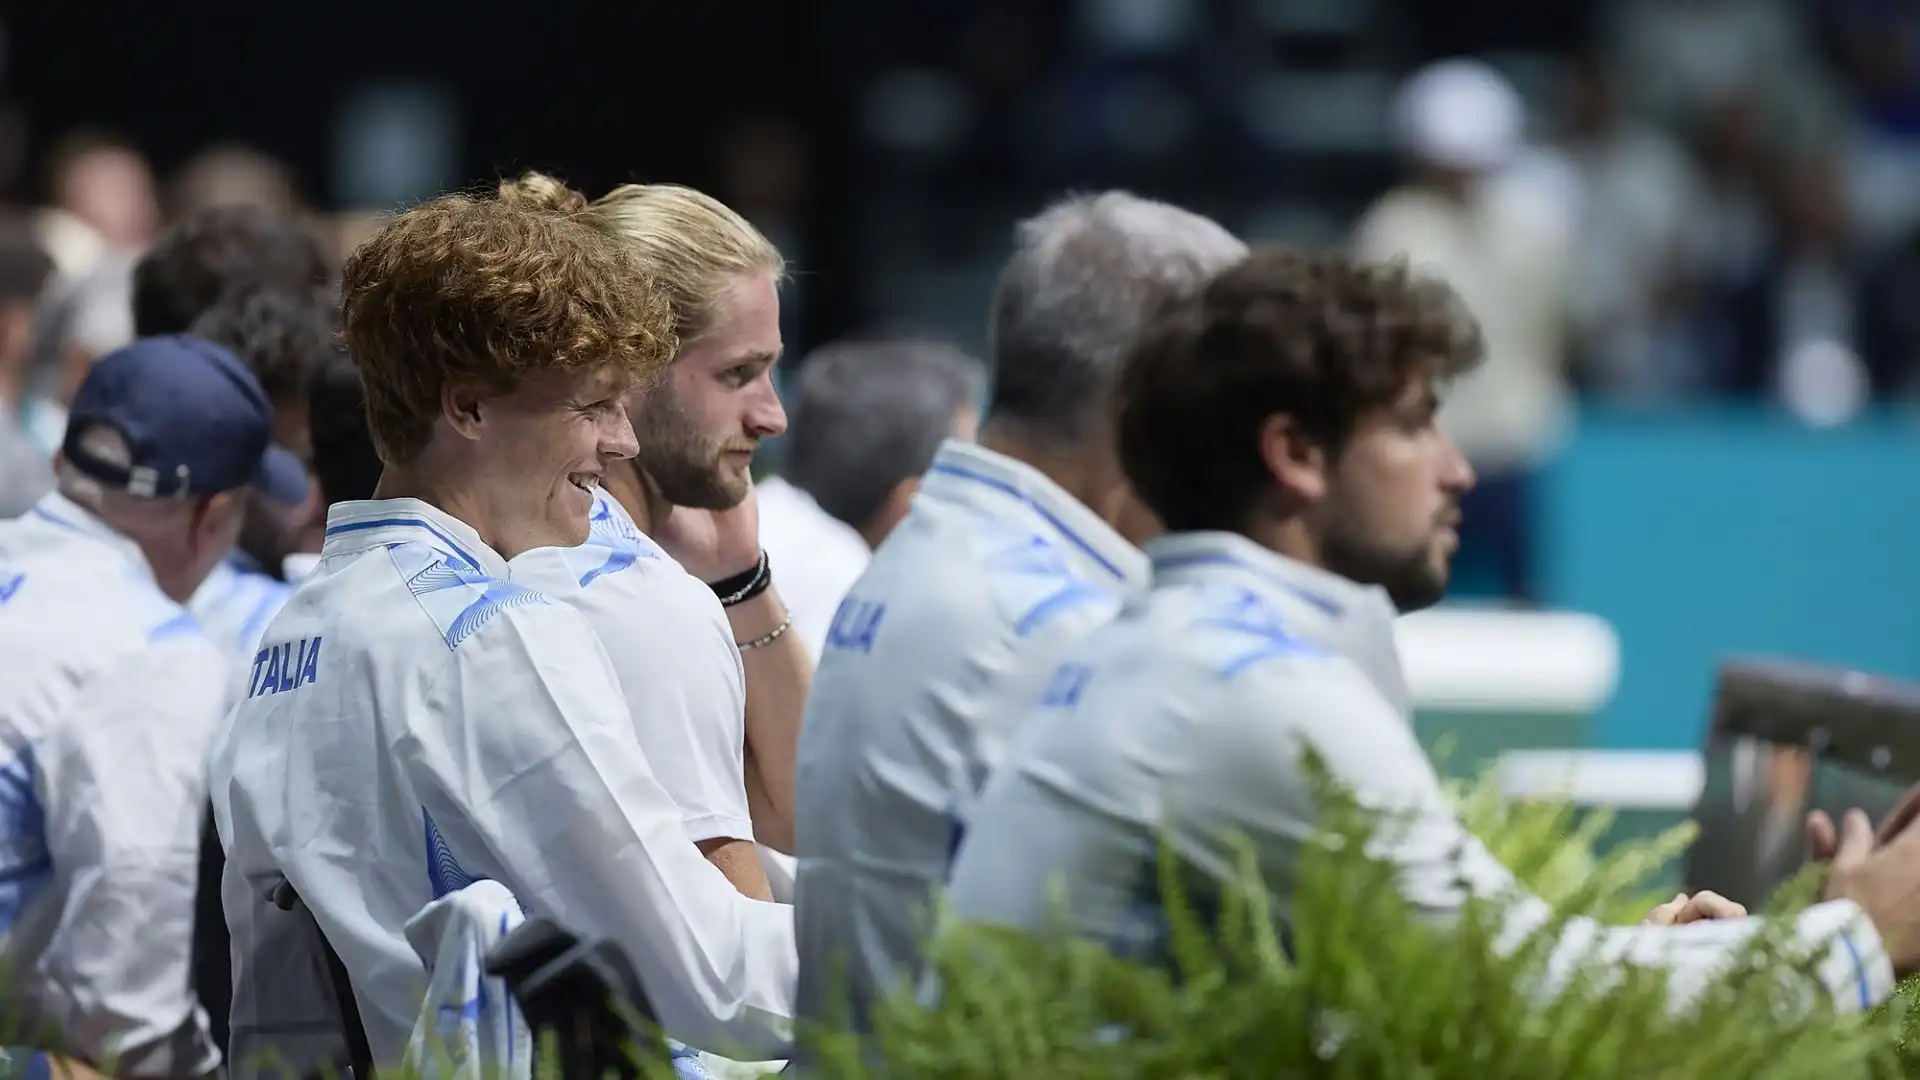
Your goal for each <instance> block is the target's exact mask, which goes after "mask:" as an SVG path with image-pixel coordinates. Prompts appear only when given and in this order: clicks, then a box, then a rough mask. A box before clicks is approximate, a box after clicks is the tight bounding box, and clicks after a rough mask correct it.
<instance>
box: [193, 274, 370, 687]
mask: <svg viewBox="0 0 1920 1080" xmlns="http://www.w3.org/2000/svg"><path fill="white" fill-rule="evenodd" d="M338 330H339V320H338V319H337V317H336V316H335V312H334V307H333V305H332V303H331V302H329V301H328V300H326V299H324V298H323V297H322V296H321V295H320V294H319V293H318V292H317V291H313V290H302V291H300V292H285V291H277V290H268V291H256V292H231V293H228V294H227V296H226V298H225V299H223V300H222V301H221V302H220V303H218V304H216V305H214V307H213V308H211V309H210V310H208V311H207V312H206V313H205V314H203V315H201V316H200V317H199V318H198V319H195V320H194V322H193V333H194V335H195V336H196V337H200V338H204V339H206V340H208V341H212V342H215V343H217V344H220V345H223V346H225V347H227V348H229V349H231V350H233V352H234V355H236V356H238V357H240V359H241V360H242V361H244V362H245V363H246V365H247V367H248V368H249V369H250V370H251V371H252V372H253V374H254V377H255V378H257V379H259V381H260V385H261V387H262V388H263V389H264V390H266V392H267V400H269V401H271V402H272V403H273V412H274V432H273V441H274V444H275V445H276V446H279V447H281V448H282V449H284V450H286V451H287V452H288V453H291V454H292V455H293V456H294V457H295V458H297V459H298V460H299V461H301V462H302V463H303V464H304V463H306V462H308V461H311V460H312V458H313V443H312V437H311V433H310V430H309V427H308V420H307V398H306V394H307V386H308V383H309V381H310V380H311V379H312V378H313V374H314V372H316V371H317V370H319V368H320V367H321V365H323V364H325V363H326V362H327V361H328V360H329V359H330V358H332V357H333V356H335V355H336V354H337V353H338V350H339V346H338V345H337V344H336V334H337V332H338ZM324 507H325V504H324V503H322V502H321V501H320V493H319V490H318V487H317V485H309V487H308V493H307V499H306V501H305V502H303V503H300V504H298V505H295V506H282V505H280V504H279V503H276V502H273V501H272V500H266V499H259V500H255V504H254V505H253V506H251V507H249V508H248V513H247V521H246V525H245V527H244V528H242V529H241V531H240V542H239V544H238V546H237V547H236V548H235V549H234V553H233V555H232V556H231V557H230V558H228V559H227V560H226V561H225V562H223V563H222V564H221V565H220V566H219V567H217V568H215V570H214V572H213V573H212V574H209V575H208V576H207V580H206V582H205V584H203V585H202V586H201V587H200V590H199V591H198V592H196V593H194V596H193V600H192V602H191V603H190V604H189V605H188V606H189V607H190V608H191V609H192V611H193V613H194V615H195V617H197V618H198V619H199V620H200V622H201V625H203V626H205V627H206V629H207V632H208V633H209V634H211V635H212V636H213V638H214V640H215V641H218V642H220V643H221V644H222V645H223V646H224V647H225V648H227V650H228V651H229V652H230V653H231V654H232V655H233V658H234V677H235V679H236V680H240V681H244V679H245V676H246V671H247V667H248V665H249V664H250V663H251V661H252V660H253V655H254V650H255V649H256V647H258V645H259V643H260V632H261V631H263V630H265V629H266V626H267V620H269V619H271V618H273V616H274V613H275V612H277V611H279V610H280V605H281V604H283V603H285V602H286V599H287V597H288V596H289V595H290V594H291V593H292V591H293V590H292V586H290V585H288V584H287V583H286V581H285V580H284V578H285V576H286V560H287V556H289V555H292V554H294V553H295V552H305V551H317V550H319V548H320V543H319V541H320V533H321V531H322V530H323V529H324V528H325V518H324Z"/></svg>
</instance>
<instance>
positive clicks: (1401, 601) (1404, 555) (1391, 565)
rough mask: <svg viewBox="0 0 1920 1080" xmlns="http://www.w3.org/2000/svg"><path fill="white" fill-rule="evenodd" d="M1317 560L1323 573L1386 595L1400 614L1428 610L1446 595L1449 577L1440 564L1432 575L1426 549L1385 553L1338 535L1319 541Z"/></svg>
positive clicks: (1430, 557) (1429, 558) (1353, 538)
mask: <svg viewBox="0 0 1920 1080" xmlns="http://www.w3.org/2000/svg"><path fill="white" fill-rule="evenodd" d="M1320 558H1321V560H1322V561H1323V562H1324V563H1325V566H1326V569H1328V570H1331V571H1333V572H1334V573H1336V574H1339V575H1340V576H1341V577H1344V578H1347V579H1348V580H1350V581H1357V582H1359V583H1360V584H1362V585H1378V586H1380V587H1381V588H1383V589H1385V590H1386V591H1387V596H1388V597H1389V598H1391V599H1392V600H1393V606H1394V607H1395V608H1398V609H1399V610H1400V612H1401V613H1402V614H1405V613H1407V612H1410V611H1419V610H1421V609H1423V608H1430V607H1432V606H1433V605H1435V604H1437V603H1439V602H1440V600H1441V599H1442V598H1443V597H1445V596H1446V595H1447V584H1448V578H1449V577H1450V576H1451V575H1450V574H1449V573H1448V571H1447V568H1446V566H1445V565H1444V564H1443V565H1442V567H1441V569H1440V570H1439V571H1438V572H1437V573H1436V572H1435V570H1434V567H1433V560H1432V554H1431V551H1430V549H1429V548H1425V547H1422V548H1417V549H1415V550H1413V551H1397V552H1396V551H1387V550H1385V549H1383V548H1381V547H1379V546H1378V545H1374V544H1369V543H1365V542H1363V541H1360V540H1358V539H1357V538H1355V537H1350V536H1345V535H1342V534H1340V533H1339V532H1329V533H1328V534H1327V536H1326V537H1325V538H1324V539H1323V540H1322V541H1321V546H1320Z"/></svg>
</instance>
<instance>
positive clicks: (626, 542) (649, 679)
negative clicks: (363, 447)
mask: <svg viewBox="0 0 1920 1080" xmlns="http://www.w3.org/2000/svg"><path fill="white" fill-rule="evenodd" d="M555 183H556V182H555V181H552V180H550V179H547V178H545V177H541V176H538V175H533V176H528V177H525V178H523V179H522V180H521V181H520V182H519V183H518V184H517V185H516V190H519V191H521V192H529V193H531V192H538V191H540V190H543V189H545V188H547V187H549V186H552V185H554V184H555ZM582 220H584V221H587V222H590V223H591V224H593V226H594V227H595V228H598V229H600V230H601V231H603V232H604V233H606V234H607V235H609V236H611V237H614V238H615V239H617V240H618V241H620V242H621V243H623V244H624V245H626V246H627V248H628V249H629V250H630V251H631V252H632V253H633V254H634V256H635V257H636V258H637V259H638V260H639V261H640V262H641V263H642V264H643V265H644V266H645V267H646V268H647V270H648V271H649V273H650V274H651V275H652V276H653V279H654V280H655V281H657V282H658V283H659V288H660V290H661V292H662V293H663V294H664V295H665V296H666V297H667V298H668V302H669V304H670V305H671V307H672V311H673V331H674V335H675V337H676V338H677V340H678V342H679V348H678V351H677V353H676V355H675V357H674V359H673V362H672V365H671V366H670V367H669V368H668V370H667V373H666V375H665V376H664V377H663V378H661V379H659V380H657V381H655V382H653V383H650V384H648V385H646V386H643V387H639V388H636V389H635V391H634V392H633V393H632V395H631V396H630V397H629V399H628V401H629V407H630V408H631V409H632V412H633V417H634V427H635V430H636V433H637V436H638V439H639V449H638V452H637V454H636V455H635V457H634V458H633V459H632V460H629V461H617V462H614V463H612V464H611V465H610V466H609V468H608V470H607V474H606V477H605V480H604V485H603V490H602V491H601V493H600V495H599V497H598V500H597V502H596V504H595V507H594V512H593V535H592V538H591V539H590V541H589V542H588V543H587V544H586V545H584V546H582V547H578V548H572V549H561V548H542V549H539V550H535V551H529V552H527V553H526V554H524V555H521V556H519V557H517V558H515V559H514V560H513V576H514V580H515V581H518V582H521V583H524V584H527V585H530V586H532V587H534V588H538V589H540V590H541V591H543V592H546V593H548V594H549V595H551V596H553V597H554V598H555V599H557V600H560V601H562V602H564V603H567V604H569V605H571V606H573V607H574V608H576V609H578V610H579V611H580V612H581V613H582V614H583V615H585V616H586V617H587V621H588V622H590V623H592V624H593V627H594V630H595V631H596V632H597V633H598V634H599V636H600V640H601V641H602V642H604V643H605V645H606V648H607V652H608V654H609V655H610V656H611V657H612V659H613V664H614V669H615V670H616V671H617V672H618V673H619V677H620V686H621V690H622V691H623V692H624V693H625V695H626V698H627V705H628V709H629V711H630V712H631V714H632V717H633V724H634V729H635V732H636V733H637V735H638V737H639V740H640V744H641V745H642V746H643V747H644V748H645V749H646V752H647V756H648V758H649V759H650V760H651V761H652V762H653V765H654V770H655V772H656V773H657V774H658V775H659V777H660V780H661V783H662V784H664V785H665V786H666V787H667V790H668V791H669V792H670V793H671V794H672V795H673V797H674V799H675V800H676V801H677V802H678V803H679V804H680V807H681V811H682V814H683V815H684V824H685V827H686V829H687V831H688V833H689V834H690V835H691V836H692V837H693V839H694V841H695V842H696V843H697V844H698V845H699V847H700V850H701V852H702V853H704V854H705V855H706V856H707V858H708V859H709V860H711V861H712V862H713V863H714V865H716V866H718V867H719V868H720V869H721V870H722V872H724V873H725V874H726V875H727V877H728V879H729V880H731V881H732V882H733V883H734V884H735V885H736V886H737V887H738V888H739V889H740V890H741V891H742V892H743V893H746V894H747V895H749V896H754V897H758V898H762V899H764V898H767V897H769V896H771V895H772V892H771V887H770V885H769V883H768V881H767V876H766V874H765V872H764V870H763V867H762V863H761V860H760V859H759V858H758V857H757V853H756V851H755V847H754V844H755V841H756V840H759V841H761V842H763V843H766V844H769V845H771V846H772V847H773V848H774V849H776V850H778V851H783V852H790V851H791V850H792V847H793V817H792V807H793V795H792V791H793V752H794V745H795V743H796V741H797V739H798V731H799V723H800V712H801V709H802V708H803V706H804V703H805V701H806V694H807V687H808V680H809V677H810V674H811V664H810V662H809V658H808V655H807V653H806V652H805V649H804V647H803V646H802V645H801V643H800V640H799V635H798V634H792V633H789V632H788V631H789V630H790V628H791V626H792V619H791V617H790V616H789V614H788V612H787V610H786V607H785V605H784V604H783V603H782V601H781V599H780V595H779V591H778V589H777V588H775V587H774V585H773V574H774V568H773V567H772V566H771V564H770V563H769V561H768V560H767V558H766V557H765V555H764V554H763V553H762V551H761V547H760V528H759V514H758V508H757V505H756V501H755V495H754V486H753V476H752V472H751V469H752V466H753V457H754V453H755V451H756V449H757V448H758V446H759V443H760V440H761V439H763V438H766V437H768V436H772V435H778V434H780V433H781V432H782V431H785V430H786V426H787V418H786V413H785V411H784V410H783V409H782V408H781V405H780V398H779V396H778V394H777V393H776V392H775V390H774V385H773V367H774V363H775V362H776V361H777V360H778V359H779V357H780V351H781V339H780V297H779V284H780V279H781V275H782V273H783V268H784V264H783V262H782V260H781V257H780V253H779V252H778V251H777V250H775V248H774V247H773V245H772V244H771V243H769V242H768V241H767V239H766V238H765V237H764V236H762V235H761V234H760V232H759V231H758V230H756V229H755V228H754V227H753V226H752V225H751V224H749V223H748V222H747V221H746V220H745V219H743V218H741V217H740V216H739V215H738V214H736V213H734V212H733V211H732V210H730V209H728V208H727V207H726V206H724V205H723V204H721V203H720V202H718V201H717V200H715V199H713V198H711V197H709V196H707V195H705V194H702V193H701V192H698V191H695V190H693V189H691V188H685V187H679V186H675V185H638V184H634V185H628V186H625V187H621V188H617V189H615V190H614V191H612V192H610V193H609V194H607V195H606V196H605V197H603V198H601V199H599V200H598V201H596V202H595V203H594V204H593V205H592V207H590V208H589V209H588V210H587V211H586V212H585V213H584V214H583V215H582Z"/></svg>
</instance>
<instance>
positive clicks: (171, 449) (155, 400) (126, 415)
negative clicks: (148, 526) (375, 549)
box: [61, 334, 307, 506]
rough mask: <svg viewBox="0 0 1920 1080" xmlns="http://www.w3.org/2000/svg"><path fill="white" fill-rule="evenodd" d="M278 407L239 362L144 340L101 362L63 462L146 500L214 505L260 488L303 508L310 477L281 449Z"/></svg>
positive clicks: (73, 411)
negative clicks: (221, 497) (196, 499)
mask: <svg viewBox="0 0 1920 1080" xmlns="http://www.w3.org/2000/svg"><path fill="white" fill-rule="evenodd" d="M273 419H274V413H273V404H272V403H271V402H269V401H268V400H267V394H266V391H264V390H262V389H260V381H259V380H258V379H256V378H254V376H253V372H251V371H249V370H248V369H247V365H246V364H244V363H242V362H241V360H240V358H239V357H237V356H235V355H234V354H233V353H231V352H229V351H227V350H226V349H223V348H221V347H220V346H218V345H215V344H214V343H213V342H211V341H204V340H202V339H200V338H196V337H188V336H186V335H185V334H174V335H168V336H165V337H150V338H141V339H140V340H139V341H136V342H134V343H133V344H131V345H128V346H127V347H125V348H123V349H118V350H115V351H114V352H110V353H108V354H107V355H105V356H103V357H101V358H100V359H99V360H98V361H97V362H96V363H95V364H94V365H93V367H92V368H91V369H89V370H88V372H87V377H86V379H85V380H84V381H83V382H81V384H80V389H79V390H78V391H77V392H76V393H75V394H74V395H73V404H72V405H71V406H70V407H69V408H68V410H67V434H66V437H65V439H64V440H63V441H62V445H61V454H62V456H64V457H65V458H66V459H67V461H68V463H70V464H71V465H72V466H73V467H74V468H76V469H78V470H80V471H81V472H82V473H84V474H86V475H87V476H89V477H91V478H93V479H95V480H98V481H99V482H101V483H103V484H107V485H109V486H112V487H115V488H119V489H122V490H124V491H126V492H128V493H130V494H133V495H137V496H140V497H142V498H185V497H188V496H197V495H214V494H218V493H219V492H222V491H232V490H233V489H235V488H238V487H243V486H245V485H248V484H251V485H253V486H254V487H255V488H257V489H259V491H260V492H261V493H262V494H264V495H265V496H266V497H267V498H269V499H272V500H273V501H274V502H277V503H282V504H285V505H288V506H298V505H299V504H300V503H301V502H302V501H304V500H305V499H306V497H307V470H306V468H305V467H304V466H302V465H301V464H300V459H299V458H296V457H294V456H293V454H291V453H289V452H288V451H286V450H285V449H283V448H281V447H279V446H275V445H274V443H273Z"/></svg>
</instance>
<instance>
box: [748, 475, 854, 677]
mask: <svg viewBox="0 0 1920 1080" xmlns="http://www.w3.org/2000/svg"><path fill="white" fill-rule="evenodd" d="M755 494H756V495H757V497H758V499H759V502H760V546H761V547H763V548H765V549H766V551H767V559H768V563H769V565H770V566H771V567H772V568H773V580H774V581H775V582H776V583H778V584H779V586H780V601H781V603H784V604H786V605H787V611H788V612H790V613H791V614H792V615H793V631H794V633H796V634H799V635H800V640H801V641H803V642H805V643H806V646H807V652H808V654H809V655H811V656H812V657H813V658H814V660H815V661H818V660H819V659H820V653H821V652H822V651H823V650H824V649H825V648H826V644H827V629H828V627H830V626H832V625H833V613H834V612H835V611H837V610H839V608H840V601H841V600H842V599H843V598H845V597H846V595H847V590H848V589H851V588H852V587H853V583H854V582H855V581H858V580H859V579H860V575H861V574H862V573H863V572H865V570H866V569H867V562H868V561H869V560H871V559H872V558H873V552H872V551H871V550H869V549H868V547H867V542H866V540H865V539H864V538H862V537H861V535H860V534H859V532H857V531H856V530H855V529H854V528H853V526H851V525H848V524H847V523H846V522H844V521H841V520H840V519H839V518H837V517H834V516H833V515H832V514H829V513H827V512H826V511H825V510H822V509H820V504H819V503H817V502H814V501H813V496H812V495H809V494H807V493H806V492H804V491H802V490H800V489H799V488H797V487H794V486H793V485H792V484H789V483H787V482H786V481H785V480H782V479H780V478H779V477H777V476H776V477H773V478H772V479H769V480H764V481H762V482H761V483H760V484H759V485H758V488H757V490H756V492H755Z"/></svg>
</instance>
